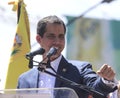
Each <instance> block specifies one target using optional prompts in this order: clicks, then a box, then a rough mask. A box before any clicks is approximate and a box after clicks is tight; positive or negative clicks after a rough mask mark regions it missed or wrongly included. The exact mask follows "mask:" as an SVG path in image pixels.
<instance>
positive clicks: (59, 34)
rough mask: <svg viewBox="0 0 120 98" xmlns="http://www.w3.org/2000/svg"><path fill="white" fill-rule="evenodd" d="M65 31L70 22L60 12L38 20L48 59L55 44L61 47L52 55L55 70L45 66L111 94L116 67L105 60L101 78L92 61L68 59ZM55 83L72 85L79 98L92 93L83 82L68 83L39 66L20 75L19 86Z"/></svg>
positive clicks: (43, 86)
mask: <svg viewBox="0 0 120 98" xmlns="http://www.w3.org/2000/svg"><path fill="white" fill-rule="evenodd" d="M65 33H66V26H65V24H64V22H63V21H62V20H61V19H60V18H58V17H57V16H48V17H45V18H43V19H41V20H40V21H39V22H38V24H37V36H36V40H37V42H38V43H39V44H40V47H42V48H44V49H45V53H44V54H43V60H44V63H47V62H48V58H46V55H47V53H48V51H49V50H50V49H51V47H54V48H55V49H57V53H56V54H55V55H52V56H51V57H50V58H49V59H50V65H51V66H52V68H53V69H54V70H52V69H51V68H45V70H47V71H49V72H51V73H54V74H58V75H60V76H62V77H64V78H65V79H68V80H70V81H73V82H74V83H77V84H82V85H86V86H88V87H91V88H93V89H95V90H96V91H98V92H100V93H102V94H104V95H105V96H107V95H108V94H109V93H110V92H111V91H113V90H114V87H115V85H114V76H115V73H114V71H113V70H112V69H111V67H110V66H109V65H107V64H104V65H103V66H102V68H101V69H100V70H99V74H100V75H101V76H102V78H101V77H100V76H98V75H97V74H96V73H95V72H94V71H93V70H92V65H91V64H89V63H88V62H81V61H68V60H67V59H65V58H64V57H63V55H62V54H61V52H62V50H63V49H64V46H65ZM73 48H74V47H73ZM54 87H56V88H57V87H68V88H72V89H73V90H74V91H75V92H76V93H77V95H78V96H79V98H87V97H88V92H86V91H85V90H83V89H81V88H80V87H79V86H78V87H76V86H74V85H71V84H68V83H66V82H65V81H61V80H60V79H58V78H56V77H54V76H52V75H49V74H47V73H45V72H42V71H39V70H38V69H37V68H32V69H31V70H29V71H27V72H25V73H23V74H22V75H20V77H19V79H18V86H17V88H19V89H20V88H54ZM97 98H99V97H97Z"/></svg>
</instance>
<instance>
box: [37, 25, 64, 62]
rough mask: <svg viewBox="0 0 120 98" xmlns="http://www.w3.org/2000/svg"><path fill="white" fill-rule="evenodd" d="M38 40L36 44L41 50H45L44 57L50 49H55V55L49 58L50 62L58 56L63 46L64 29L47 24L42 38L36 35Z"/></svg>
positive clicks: (61, 26) (60, 26)
mask: <svg viewBox="0 0 120 98" xmlns="http://www.w3.org/2000/svg"><path fill="white" fill-rule="evenodd" d="M37 36H38V38H39V40H37V41H38V43H39V44H40V45H41V47H42V48H44V49H45V51H46V52H45V54H44V55H43V56H44V57H45V56H46V53H47V52H48V51H49V50H50V48H51V47H55V48H57V53H56V55H53V56H52V57H51V59H52V60H54V59H55V58H57V57H58V56H60V54H61V52H62V50H63V49H64V46H65V33H64V27H63V25H61V24H47V30H46V32H45V33H44V35H43V37H41V36H39V35H37Z"/></svg>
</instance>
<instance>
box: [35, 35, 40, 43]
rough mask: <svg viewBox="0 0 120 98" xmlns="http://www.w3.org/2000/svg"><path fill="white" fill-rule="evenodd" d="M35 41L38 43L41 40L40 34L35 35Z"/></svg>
mask: <svg viewBox="0 0 120 98" xmlns="http://www.w3.org/2000/svg"><path fill="white" fill-rule="evenodd" d="M36 41H37V42H38V43H40V42H41V37H40V35H38V34H37V35H36Z"/></svg>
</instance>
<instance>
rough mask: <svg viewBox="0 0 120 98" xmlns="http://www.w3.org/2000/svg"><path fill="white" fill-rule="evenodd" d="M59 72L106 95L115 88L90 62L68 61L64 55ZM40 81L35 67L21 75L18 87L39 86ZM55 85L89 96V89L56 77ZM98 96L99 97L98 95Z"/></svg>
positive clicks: (81, 96) (79, 94) (85, 96)
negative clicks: (102, 78) (109, 84)
mask: <svg viewBox="0 0 120 98" xmlns="http://www.w3.org/2000/svg"><path fill="white" fill-rule="evenodd" d="M71 62H72V63H71ZM57 74H58V75H60V76H62V77H64V78H66V79H68V80H70V81H73V82H75V83H77V84H82V85H86V86H88V87H92V88H94V89H95V90H96V91H98V92H100V93H102V94H104V95H107V94H108V93H109V92H111V90H112V89H113V88H111V87H108V86H107V85H105V84H104V83H103V82H102V80H101V78H100V77H98V75H97V74H96V73H95V72H94V71H93V70H92V66H91V64H89V63H88V62H81V61H70V62H68V61H67V60H66V59H65V58H64V57H62V59H61V61H60V64H59V67H58V71H57ZM38 82H39V81H38V69H37V68H33V69H31V70H29V71H27V72H25V73H23V74H22V75H20V77H19V79H18V86H17V88H37V87H38ZM55 87H68V88H72V89H74V90H75V92H76V93H77V95H78V96H79V98H87V96H88V94H89V93H88V92H87V91H85V90H83V89H81V87H80V86H74V84H72V85H71V84H68V83H66V82H65V81H61V80H60V79H58V78H56V81H55ZM93 95H95V93H93ZM96 98H99V97H98V96H97V97H96ZM100 98H102V97H100Z"/></svg>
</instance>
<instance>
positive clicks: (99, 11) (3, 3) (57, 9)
mask: <svg viewBox="0 0 120 98" xmlns="http://www.w3.org/2000/svg"><path fill="white" fill-rule="evenodd" d="M10 1H11V0H0V46H1V48H0V80H1V81H0V89H3V88H4V84H5V79H6V73H7V68H8V64H9V58H10V53H11V48H12V45H13V39H14V35H15V32H16V12H13V11H12V5H8V2H10ZM100 1H101V0H59V1H58V0H24V2H25V4H26V9H27V12H28V16H29V20H30V29H31V36H32V37H31V46H32V49H31V50H34V49H36V48H37V47H38V46H37V45H36V44H35V43H36V41H35V34H36V23H37V21H38V20H39V18H41V17H44V16H47V15H57V16H59V17H60V18H62V19H63V20H64V22H65V23H67V20H66V18H65V16H66V15H71V16H80V15H81V14H83V13H84V12H85V11H86V10H88V9H89V8H91V7H92V6H94V5H96V4H98V3H99V2H100ZM119 9H120V0H115V1H113V2H111V3H104V4H100V5H98V6H97V7H96V8H94V9H93V10H91V11H89V12H87V13H86V14H85V17H92V18H100V19H101V18H102V19H114V20H120V13H119Z"/></svg>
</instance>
